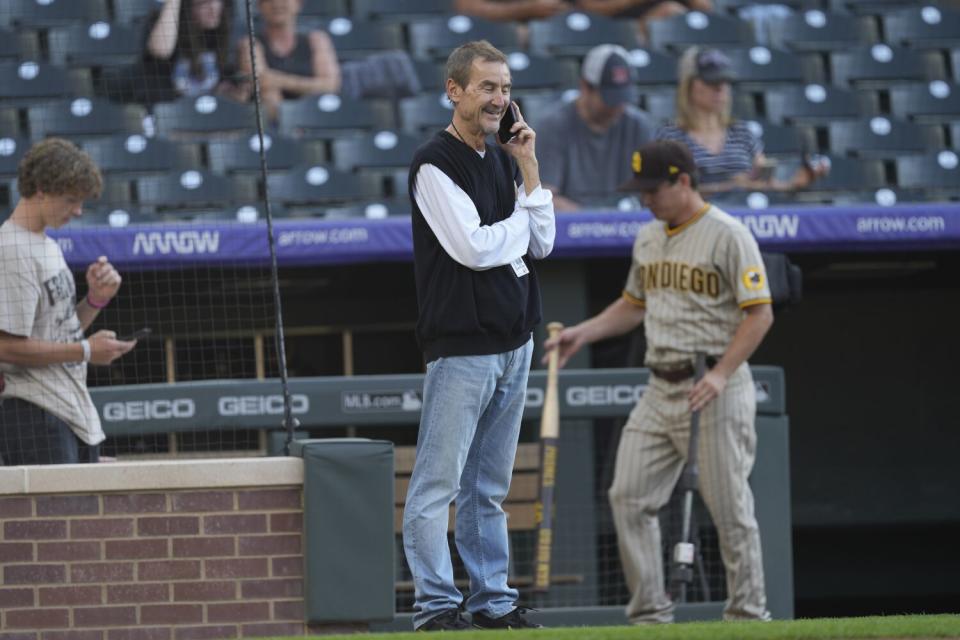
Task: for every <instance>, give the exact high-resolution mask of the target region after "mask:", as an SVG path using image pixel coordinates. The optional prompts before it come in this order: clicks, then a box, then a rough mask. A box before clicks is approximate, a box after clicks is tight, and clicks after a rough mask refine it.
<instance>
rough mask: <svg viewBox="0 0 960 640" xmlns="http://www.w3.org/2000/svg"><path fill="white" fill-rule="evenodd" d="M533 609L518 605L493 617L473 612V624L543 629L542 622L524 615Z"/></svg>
mask: <svg viewBox="0 0 960 640" xmlns="http://www.w3.org/2000/svg"><path fill="white" fill-rule="evenodd" d="M527 611H531V609H530V608H529V607H517V608H516V609H514V610H513V611H511V612H510V613H508V614H506V615H503V616H500V617H499V618H491V617H490V616H488V615H487V614H485V613H480V612H477V613H475V614H473V626H475V627H477V628H478V629H542V628H543V625H542V624H537V623H536V622H532V621H530V620H527V619H526V618H525V617H524V615H525V614H526V613H527Z"/></svg>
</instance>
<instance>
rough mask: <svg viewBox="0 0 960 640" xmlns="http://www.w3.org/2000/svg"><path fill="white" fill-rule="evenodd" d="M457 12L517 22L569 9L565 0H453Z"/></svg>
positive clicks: (548, 16)
mask: <svg viewBox="0 0 960 640" xmlns="http://www.w3.org/2000/svg"><path fill="white" fill-rule="evenodd" d="M453 9H454V11H456V12H457V13H462V14H464V15H468V16H476V17H477V18H484V19H486V20H497V21H500V22H517V21H523V20H538V19H543V18H550V17H552V16H555V15H556V14H558V13H562V12H563V11H569V10H570V4H569V3H568V2H567V0H454V2H453Z"/></svg>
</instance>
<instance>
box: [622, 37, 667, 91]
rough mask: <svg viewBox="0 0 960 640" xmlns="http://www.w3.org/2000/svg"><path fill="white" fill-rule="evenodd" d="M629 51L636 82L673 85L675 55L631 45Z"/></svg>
mask: <svg viewBox="0 0 960 640" xmlns="http://www.w3.org/2000/svg"><path fill="white" fill-rule="evenodd" d="M629 51H630V64H631V65H633V68H634V69H635V70H636V74H637V84H639V85H641V88H642V87H643V86H646V85H675V84H676V83H677V58H676V56H674V55H672V54H669V53H664V52H662V51H654V50H652V49H645V48H643V47H633V48H632V49H629Z"/></svg>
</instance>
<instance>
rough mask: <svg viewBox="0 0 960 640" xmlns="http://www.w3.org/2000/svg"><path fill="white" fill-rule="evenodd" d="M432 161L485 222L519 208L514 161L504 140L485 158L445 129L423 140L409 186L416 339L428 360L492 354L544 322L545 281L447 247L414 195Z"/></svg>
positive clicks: (512, 345)
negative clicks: (480, 264)
mask: <svg viewBox="0 0 960 640" xmlns="http://www.w3.org/2000/svg"><path fill="white" fill-rule="evenodd" d="M424 164H431V165H433V166H435V167H437V168H438V169H440V171H442V172H443V173H444V174H446V175H447V176H448V177H449V178H450V179H451V180H453V182H454V184H456V185H457V186H458V187H460V188H461V189H463V191H464V192H465V193H466V194H467V195H468V196H470V199H471V200H473V203H474V205H476V207H477V211H478V212H479V214H480V224H481V225H487V226H489V225H492V224H494V223H496V222H499V221H500V220H504V219H506V218H508V217H509V216H510V214H512V213H513V209H514V206H515V203H516V186H515V184H516V183H515V178H516V176H517V175H518V172H517V167H516V163H515V162H514V161H513V159H512V158H511V157H510V156H509V155H508V154H507V153H506V152H505V151H503V150H502V149H500V148H499V147H495V146H492V145H490V144H487V150H486V153H485V154H484V156H483V157H482V158H481V157H480V154H478V153H477V152H476V151H475V150H474V149H473V148H471V147H469V146H467V145H466V144H464V143H463V142H461V141H460V140H458V139H457V138H455V137H454V136H452V135H450V134H449V133H447V132H446V131H442V132H440V133H438V134H437V135H436V136H434V137H433V138H431V139H430V140H428V141H427V142H426V143H425V144H423V145H422V146H421V147H420V148H419V149H417V152H416V153H415V154H414V156H413V161H412V162H411V164H410V177H409V182H408V191H409V193H410V203H411V206H412V208H413V215H412V216H411V222H412V224H413V263H414V271H415V274H416V281H417V303H418V305H419V308H420V317H419V319H418V320H417V340H418V341H419V343H420V347H421V348H422V349H423V351H424V356H425V357H426V360H427V362H430V361H432V360H436V359H437V358H440V357H447V356H467V355H489V354H494V353H503V352H506V351H510V350H513V349H516V348H518V347H520V346H522V345H523V344H525V343H526V342H527V340H529V339H530V335H531V332H532V330H533V327H534V326H536V325H537V323H539V322H540V287H539V285H538V284H537V273H536V271H535V270H534V268H533V263H532V260H531V259H530V257H529V256H524V258H523V260H524V262H525V263H526V265H527V268H528V269H529V270H530V273H528V274H527V275H525V276H522V277H517V275H516V273H515V272H514V270H513V267H511V266H510V265H508V264H507V265H503V266H500V267H495V268H493V269H487V270H485V271H474V270H473V269H470V268H468V267H465V266H463V265H461V264H460V263H459V262H457V261H455V260H454V259H453V258H451V257H450V256H449V254H447V252H446V251H444V249H443V247H442V246H441V245H440V242H439V241H438V240H437V236H436V235H434V233H433V231H432V230H431V229H430V226H429V225H428V224H427V221H426V220H425V219H424V217H423V214H422V213H421V212H420V208H419V207H418V206H417V201H416V199H415V198H414V197H413V185H414V180H415V178H416V175H417V172H418V171H419V170H420V167H421V166H422V165H424Z"/></svg>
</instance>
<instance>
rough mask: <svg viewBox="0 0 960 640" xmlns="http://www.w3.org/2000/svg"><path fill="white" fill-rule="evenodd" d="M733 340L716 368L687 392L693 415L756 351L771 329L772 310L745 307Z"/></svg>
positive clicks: (762, 305) (770, 308)
mask: <svg viewBox="0 0 960 640" xmlns="http://www.w3.org/2000/svg"><path fill="white" fill-rule="evenodd" d="M744 311H745V315H744V316H743V320H741V321H740V325H739V326H738V327H737V331H736V333H734V334H733V340H731V341H730V345H729V346H728V347H727V349H726V351H724V352H723V357H722V358H720V361H719V362H717V364H716V366H715V367H714V368H713V369H711V370H710V371H707V372H706V373H705V374H704V376H703V377H702V378H701V379H700V381H699V382H697V384H695V385H694V386H693V388H692V389H691V390H690V409H691V410H693V411H697V410H700V409H702V408H703V407H705V406H706V405H707V403H708V402H710V401H711V400H713V399H714V398H716V397H717V396H718V395H720V393H721V392H722V391H723V389H724V387H726V386H727V380H728V379H729V378H730V376H731V375H732V374H733V372H734V371H736V370H737V368H738V367H739V366H740V365H741V364H743V363H744V362H746V360H747V358H749V357H750V356H751V355H753V352H754V351H756V350H757V347H759V346H760V343H761V342H762V341H763V337H764V336H765V335H767V331H769V330H770V327H771V326H772V325H773V307H771V306H770V305H769V304H758V305H754V306H752V307H747V308H746V309H745V310H744Z"/></svg>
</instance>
